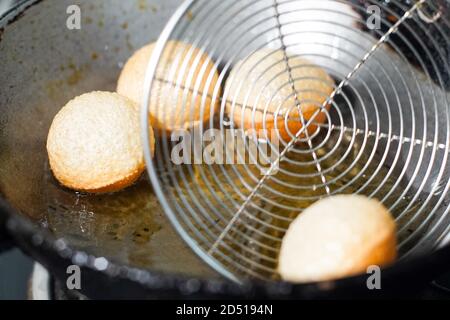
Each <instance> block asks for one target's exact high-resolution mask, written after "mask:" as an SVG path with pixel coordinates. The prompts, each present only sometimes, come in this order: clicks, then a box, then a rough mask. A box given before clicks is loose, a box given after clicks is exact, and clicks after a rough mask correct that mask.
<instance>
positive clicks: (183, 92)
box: [117, 41, 220, 132]
mask: <svg viewBox="0 0 450 320" xmlns="http://www.w3.org/2000/svg"><path fill="white" fill-rule="evenodd" d="M154 49H155V43H151V44H149V45H147V46H145V47H143V48H141V49H139V50H138V51H137V52H136V53H135V54H134V55H133V56H132V57H131V58H130V59H129V60H128V62H127V63H126V64H125V66H124V68H123V70H122V73H121V75H120V77H119V81H118V85H117V92H118V93H119V94H122V95H124V96H126V97H128V98H130V99H131V100H133V101H135V102H137V103H139V104H141V103H142V102H143V98H144V93H145V90H146V89H145V88H144V86H145V85H144V82H145V74H146V71H147V67H148V64H149V61H150V58H151V55H152V53H153V50H154ZM218 78H219V75H218V73H217V69H216V67H215V66H214V63H213V61H212V60H211V58H210V57H209V56H208V55H207V54H206V53H204V52H202V51H201V50H200V49H198V48H195V47H194V46H192V45H190V44H187V43H183V42H179V41H169V42H168V43H167V46H166V48H165V50H164V51H163V54H162V56H161V59H160V63H159V65H158V69H157V71H156V75H155V80H154V84H153V87H152V91H151V97H150V106H149V112H150V120H151V123H152V126H153V128H154V129H155V130H158V131H166V132H172V131H175V130H180V129H181V130H183V129H191V128H194V127H196V126H198V125H199V124H200V123H202V122H205V121H208V120H209V119H210V117H211V115H212V114H213V113H214V111H215V110H216V108H217V106H218V104H219V99H218V98H217V99H214V100H215V101H213V93H214V88H215V86H216V85H217V82H218ZM217 97H220V89H219V91H218V94H217ZM203 98H205V100H204V104H203ZM193 99H194V100H193Z"/></svg>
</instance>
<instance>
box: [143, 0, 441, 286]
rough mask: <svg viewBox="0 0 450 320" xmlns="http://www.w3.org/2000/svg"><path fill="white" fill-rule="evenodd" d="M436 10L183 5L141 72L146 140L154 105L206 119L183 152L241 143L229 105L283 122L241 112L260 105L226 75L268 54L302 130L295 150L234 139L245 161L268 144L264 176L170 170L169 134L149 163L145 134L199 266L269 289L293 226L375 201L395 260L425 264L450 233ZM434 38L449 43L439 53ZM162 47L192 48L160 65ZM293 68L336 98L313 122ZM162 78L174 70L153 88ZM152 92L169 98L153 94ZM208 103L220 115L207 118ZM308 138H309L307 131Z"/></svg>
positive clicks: (328, 2) (170, 211) (240, 170)
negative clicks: (420, 258) (353, 200)
mask: <svg viewBox="0 0 450 320" xmlns="http://www.w3.org/2000/svg"><path fill="white" fill-rule="evenodd" d="M438 2H439V1H432V0H429V1H425V0H420V1H415V2H413V3H411V5H410V6H408V7H406V6H405V5H404V3H403V2H400V1H395V0H392V1H390V2H389V5H387V3H388V2H380V1H333V0H313V1H311V0H227V1H223V0H187V1H185V2H184V3H183V4H182V5H181V6H180V8H179V9H178V11H177V12H176V13H175V15H174V16H173V17H172V19H171V20H170V22H169V23H168V25H167V26H166V28H165V30H164V31H163V33H162V34H161V37H160V39H159V41H158V42H157V45H156V47H155V49H154V52H153V57H152V59H151V62H150V64H149V68H148V71H147V81H146V85H145V92H146V97H145V101H143V104H144V108H143V117H142V119H143V120H142V121H143V127H144V128H147V127H148V125H149V124H150V120H149V111H150V110H149V105H152V104H154V103H157V101H156V100H157V99H161V96H162V95H163V97H162V98H163V99H173V100H172V101H174V103H177V102H178V101H182V104H183V106H184V108H182V110H183V111H182V112H181V113H182V114H181V115H180V114H174V115H171V114H169V119H171V117H173V119H174V118H175V117H179V116H183V117H186V118H187V119H191V117H190V115H191V114H192V110H191V108H192V105H194V104H195V102H196V101H200V104H199V105H200V106H201V110H200V111H201V114H204V113H205V112H211V116H210V117H209V116H208V117H206V118H207V121H205V122H204V123H200V124H198V127H196V129H195V130H190V131H189V132H190V133H191V138H192V139H195V138H196V137H199V136H203V133H205V132H207V131H208V130H210V129H213V128H214V129H216V131H215V132H217V133H218V134H219V136H220V138H221V139H222V140H221V141H227V140H226V139H225V138H226V137H227V134H228V132H231V133H233V134H232V135H231V136H233V137H237V136H238V135H239V133H238V132H240V131H239V128H240V124H239V123H236V122H235V121H234V120H233V119H234V118H233V115H232V114H230V112H229V110H230V109H227V104H231V105H232V106H236V105H237V106H238V107H237V108H235V109H232V110H245V109H246V108H249V109H250V110H252V112H253V114H254V113H255V112H260V113H262V114H263V117H268V116H271V117H275V118H277V117H280V119H281V120H283V119H285V118H283V117H286V115H287V113H283V112H281V111H280V112H276V113H275V114H274V113H273V112H272V113H271V112H269V111H268V110H259V109H258V110H256V107H255V105H247V103H246V102H248V101H249V99H250V98H249V97H251V96H252V95H253V96H254V95H256V96H259V95H261V94H264V92H256V93H255V92H254V90H253V88H254V87H255V86H254V84H253V83H246V82H248V79H247V78H246V77H243V78H242V77H241V78H240V79H232V77H231V76H230V71H231V70H232V69H233V68H239V67H240V66H241V65H242V64H239V61H246V59H249V57H251V56H252V55H253V54H254V53H255V52H256V51H259V50H266V51H265V52H267V54H266V55H264V57H263V58H260V60H259V61H257V62H253V63H254V65H255V67H256V66H257V65H258V64H264V60H265V59H269V58H268V57H269V56H270V55H271V53H272V52H275V51H279V50H281V51H282V52H283V55H282V58H281V59H279V60H277V62H276V64H279V66H282V70H283V71H282V74H273V75H272V74H270V68H267V70H265V71H263V73H264V72H268V73H269V74H270V77H269V78H270V81H273V80H274V79H277V77H282V78H283V77H284V79H287V81H286V82H285V83H283V85H282V87H283V88H284V89H285V88H290V90H291V91H292V92H291V94H290V95H289V97H286V101H288V100H289V99H290V100H289V101H292V97H294V101H295V104H294V105H293V106H288V107H290V108H297V109H298V111H299V112H298V119H297V121H299V122H301V123H302V129H301V130H300V131H298V132H297V133H295V132H294V133H293V136H295V137H294V138H293V139H291V140H287V141H284V140H279V144H278V145H275V144H274V143H272V141H271V140H270V139H267V138H268V137H267V136H266V139H262V138H261V137H259V136H256V135H255V134H248V136H246V137H245V138H244V139H243V141H244V142H243V143H244V147H245V148H244V149H245V150H248V149H250V148H251V147H252V145H253V142H255V141H258V142H261V140H264V141H263V142H262V143H260V144H258V147H261V146H262V145H265V146H266V147H267V146H269V150H270V151H271V152H270V153H271V155H275V157H274V158H273V160H272V161H271V162H270V163H269V165H268V166H267V165H264V164H261V163H260V162H258V161H254V162H252V161H242V162H244V163H238V164H236V163H233V164H229V163H228V162H227V161H224V163H222V164H221V163H214V164H205V163H201V161H200V162H199V163H195V161H194V163H193V164H191V163H183V164H179V163H174V161H173V150H174V148H175V147H176V146H177V145H179V142H180V140H178V139H174V137H173V135H172V134H171V133H170V132H166V131H159V132H157V133H156V137H157V139H156V140H157V143H156V150H155V156H154V157H153V158H152V156H151V151H150V147H149V146H150V143H149V142H150V138H149V135H148V131H147V130H143V132H144V133H143V136H144V141H145V145H146V150H145V154H146V160H147V164H148V171H149V174H150V178H151V181H152V184H153V187H154V189H155V192H156V194H157V195H158V197H159V200H160V202H161V203H162V205H163V207H164V209H165V212H166V214H167V215H168V217H169V218H170V220H171V222H172V223H173V225H174V226H175V228H176V229H177V231H178V232H179V233H180V235H181V236H182V237H183V239H184V240H185V241H186V242H187V243H188V244H189V245H190V246H191V248H192V249H193V250H194V251H195V252H196V253H197V254H198V255H199V256H200V257H202V258H203V259H204V260H205V261H206V262H207V263H208V264H209V265H211V266H212V267H213V268H215V269H216V270H217V271H219V272H220V273H221V274H223V275H225V276H226V277H228V278H230V279H232V280H234V281H238V282H239V281H241V280H242V279H244V278H248V277H251V278H260V279H265V280H268V279H270V280H276V279H277V278H278V275H277V272H276V267H277V258H278V251H279V248H280V245H281V241H282V238H283V235H284V233H285V231H286V229H287V227H288V226H289V223H290V222H291V221H292V220H293V219H295V217H296V216H297V215H298V214H300V213H301V212H302V210H304V209H305V208H306V207H308V206H309V205H310V204H312V203H314V202H315V201H317V200H319V199H321V198H323V197H327V196H330V195H335V194H349V193H357V194H363V195H367V196H369V197H375V198H377V199H379V200H381V201H382V202H383V203H384V204H385V205H386V207H388V208H389V209H390V211H391V212H392V214H393V215H394V216H395V218H396V222H397V224H398V238H399V252H400V255H401V258H406V257H409V256H411V255H416V254H421V253H424V252H427V251H430V250H432V249H433V248H434V247H435V246H437V245H438V244H440V243H441V242H442V240H443V238H444V237H445V236H446V234H447V233H448V231H449V228H450V227H449V221H450V219H449V215H448V213H449V210H450V207H449V205H448V203H449V200H450V199H449V198H450V193H449V187H450V179H449V178H450V164H449V161H448V156H449V150H450V135H449V133H450V105H449V100H450V93H449V92H448V91H446V90H445V88H446V84H445V81H444V77H445V75H448V74H449V72H450V66H449V63H450V62H449V57H448V55H447V54H448V51H445V50H444V49H445V48H444V47H445V45H447V46H449V38H448V30H449V27H450V19H449V17H448V16H446V15H445V14H442V12H440V7H439V3H438ZM371 5H375V6H376V8H378V11H377V9H376V8H374V7H370V8H369V6H371ZM368 9H370V10H374V11H370V10H369V11H368ZM368 12H373V13H374V14H379V15H377V16H376V17H375V18H380V20H379V21H380V28H374V30H369V29H368V18H370V19H373V18H374V16H373V15H367V13H368ZM375 21H376V20H375ZM371 22H373V20H371ZM430 25H432V26H433V30H434V32H435V33H434V34H436V33H437V34H440V35H441V36H442V37H441V39H442V38H443V39H445V41H444V43H442V41H437V40H436V41H435V39H434V38H433V34H431V33H430V31H429V30H430ZM370 29H373V28H370ZM423 34H426V35H428V36H429V38H428V42H429V43H432V48H430V45H428V44H425V43H424V41H423V40H424V39H423ZM394 35H395V38H394V37H393V36H394ZM411 39H413V40H414V41H412V40H411ZM169 40H178V41H182V42H184V43H188V44H190V45H192V47H186V49H185V50H184V52H180V51H179V50H178V51H177V50H173V52H167V50H169V46H168V42H169ZM192 48H199V49H200V50H194V49H192ZM163 52H164V55H163ZM203 53H206V54H208V55H209V57H211V59H212V61H213V63H214V65H215V67H216V68H217V70H218V72H219V78H218V81H214V75H213V72H212V71H211V69H210V68H207V65H206V63H205V62H204V61H203V60H202V59H201V55H202V54H203ZM162 56H164V59H162V58H161V57H162ZM411 56H412V57H414V59H415V61H416V63H415V64H414V65H413V64H412V63H411V59H410V58H411ZM294 57H301V58H302V59H305V60H296V59H294ZM294 61H308V63H311V64H314V65H316V66H320V67H321V68H323V69H324V70H326V71H327V73H328V74H329V75H331V76H332V78H333V79H334V80H335V84H334V91H333V93H332V94H331V95H330V96H328V99H326V100H325V102H320V103H317V104H318V108H317V110H316V112H315V113H314V115H313V116H312V117H308V119H307V118H306V117H304V116H303V114H302V108H301V105H302V103H303V101H300V99H299V98H298V94H297V93H298V91H299V90H301V88H298V87H297V86H296V81H297V80H298V79H295V78H294V77H293V74H294V73H293V70H294V69H295V68H301V67H304V66H302V65H298V63H297V62H294ZM296 63H297V64H296ZM305 63H306V62H305ZM159 68H163V69H164V70H172V71H171V72H168V74H167V75H166V77H165V78H164V79H161V77H160V76H159V75H158V72H157V70H159ZM198 70H201V72H200V73H199V72H197V71H198ZM261 78H263V75H262V76H261ZM265 78H267V77H264V79H265ZM180 79H184V82H183V84H180V81H179V80H180ZM202 79H203V80H202ZM227 79H228V80H229V81H235V82H236V83H235V84H236V87H237V88H239V89H238V90H242V91H243V92H242V94H244V96H246V97H247V98H246V99H245V102H244V103H241V102H239V101H237V100H236V96H237V94H236V92H230V90H229V89H227V88H229V86H226V85H225V83H226V81H227ZM156 84H158V85H156ZM159 84H164V85H166V86H169V87H170V88H171V89H170V90H165V91H164V93H162V92H161V91H159V90H161V89H160V88H161V86H160V85H159ZM205 88H207V90H205ZM281 89H282V88H281V87H280V90H281ZM214 102H216V103H218V104H219V105H220V107H218V108H216V109H214V108H211V111H209V110H210V108H209V106H210V105H209V104H214ZM327 105H330V108H329V110H328V109H327V108H325V107H326V106H327ZM282 109H283V108H281V107H280V110H282ZM152 112H153V113H154V112H161V113H163V114H165V113H166V112H168V113H170V110H165V109H158V110H156V111H154V110H152ZM178 112H179V111H178ZM319 113H324V114H325V121H324V122H320V123H319V122H316V121H315V117H316V116H317V115H318V114H319ZM152 116H154V114H153V115H152ZM192 120H193V119H192ZM310 126H316V127H317V129H316V130H315V131H314V132H309V130H306V128H308V127H310ZM235 133H236V134H235ZM203 137H204V136H203ZM207 140H208V139H204V140H202V141H201V143H200V145H201V150H204V148H207V145H208V144H209V143H210V142H211V141H210V140H209V141H207ZM184 141H186V140H184ZM252 141H253V142H252ZM227 150H228V149H225V153H226V152H227ZM194 153H195V150H194ZM188 158H189V157H188ZM189 159H190V158H189ZM227 159H228V158H227V156H225V160H227ZM266 160H267V159H266Z"/></svg>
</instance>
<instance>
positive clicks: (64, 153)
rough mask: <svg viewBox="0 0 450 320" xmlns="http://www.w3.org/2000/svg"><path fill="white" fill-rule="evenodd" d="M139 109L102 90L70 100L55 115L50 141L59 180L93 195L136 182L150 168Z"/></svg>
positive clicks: (133, 104) (50, 152)
mask: <svg viewBox="0 0 450 320" xmlns="http://www.w3.org/2000/svg"><path fill="white" fill-rule="evenodd" d="M138 109H139V108H138V106H137V105H136V104H135V103H134V102H133V101H131V100H130V99H128V98H126V97H123V96H121V95H119V94H117V93H110V92H99V91H97V92H91V93H86V94H83V95H81V96H79V97H76V98H75V99H73V100H71V101H70V102H69V103H67V105H66V106H64V107H63V108H62V109H61V110H60V111H59V113H58V114H57V115H56V117H55V118H54V120H53V123H52V125H51V127H50V131H49V134H48V139H47V151H48V156H49V161H50V167H51V169H52V172H53V174H54V175H55V177H56V179H57V180H58V181H59V182H60V183H61V184H62V185H64V186H66V187H68V188H70V189H74V190H78V191H84V192H91V193H97V192H114V191H118V190H120V189H122V188H125V187H127V186H129V185H131V184H132V183H134V182H135V181H136V180H137V179H138V178H139V176H140V175H141V174H142V172H143V171H144V170H145V161H144V152H143V145H142V142H141V132H140V121H139V110H138ZM149 130H150V139H151V146H150V147H151V150H152V152H153V150H154V138H153V131H152V129H151V128H150V129H149Z"/></svg>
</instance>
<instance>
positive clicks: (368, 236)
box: [278, 195, 397, 282]
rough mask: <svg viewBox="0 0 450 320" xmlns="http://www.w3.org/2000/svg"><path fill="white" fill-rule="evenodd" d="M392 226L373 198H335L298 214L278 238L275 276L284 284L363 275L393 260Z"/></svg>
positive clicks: (395, 251)
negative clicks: (280, 278) (277, 274)
mask: <svg viewBox="0 0 450 320" xmlns="http://www.w3.org/2000/svg"><path fill="white" fill-rule="evenodd" d="M396 248H397V242H396V227H395V222H394V219H393V218H392V216H391V214H390V213H389V211H388V210H387V209H386V208H385V207H384V206H383V205H382V204H381V203H380V202H378V201H377V200H374V199H369V198H366V197H363V196H359V195H340V196H333V197H329V198H325V199H323V200H320V201H318V202H316V203H315V204H313V205H312V206H310V207H309V208H307V209H306V210H305V211H304V212H302V213H301V214H300V215H299V216H298V217H297V218H296V219H295V220H294V221H293V222H292V223H291V225H290V226H289V229H288V231H287V233H286V235H285V236H284V238H283V241H282V245H281V250H280V255H279V261H278V272H279V274H280V275H281V277H282V278H283V279H284V280H286V281H291V282H313V281H325V280H332V279H337V278H343V277H348V276H352V275H356V274H359V273H365V272H367V268H368V267H369V266H372V265H376V266H385V265H387V264H390V263H392V262H394V261H395V259H396V257H397V249H396Z"/></svg>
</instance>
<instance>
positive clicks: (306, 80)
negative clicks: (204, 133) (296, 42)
mask: <svg viewBox="0 0 450 320" xmlns="http://www.w3.org/2000/svg"><path fill="white" fill-rule="evenodd" d="M288 61H289V68H290V71H288V69H287V63H286V57H285V55H284V52H283V51H281V50H277V51H270V50H269V49H261V50H259V51H256V52H254V53H253V54H252V55H250V56H249V57H248V58H247V59H244V60H241V61H239V62H238V63H237V64H236V65H235V66H234V67H233V69H232V70H231V73H230V76H229V77H228V80H227V83H226V85H225V88H226V89H225V92H228V94H227V97H226V99H227V112H228V114H229V115H230V117H231V118H232V119H233V121H234V126H235V127H240V128H241V129H243V130H244V131H245V132H246V133H247V134H249V135H251V134H253V133H255V134H256V136H257V137H260V138H265V137H266V135H267V137H269V138H270V137H271V136H272V134H276V135H277V136H278V137H281V138H282V139H283V140H284V141H290V140H291V139H293V137H295V135H296V134H297V132H298V131H299V130H300V129H301V128H302V122H301V116H300V113H299V108H298V105H300V109H301V112H302V114H303V117H304V122H305V124H307V123H308V120H310V119H311V117H312V116H313V114H314V113H315V112H316V111H317V110H321V106H322V105H323V103H324V102H325V101H326V100H327V98H328V97H329V95H330V94H331V93H332V92H333V90H334V81H333V79H332V78H331V77H330V76H329V75H328V74H327V73H326V72H325V70H323V69H322V68H321V67H319V66H317V65H314V64H312V63H311V62H309V61H308V60H306V59H302V58H299V57H295V56H290V57H289V60H288ZM292 84H294V87H295V92H296V94H294V90H293V86H292ZM233 101H234V104H233ZM244 106H245V109H244ZM326 109H327V110H329V106H327V107H326ZM325 120H326V113H325V111H321V112H319V113H318V114H317V115H316V116H315V118H314V120H313V122H312V123H311V124H310V125H309V126H308V128H307V130H308V133H309V134H310V135H311V134H313V133H314V132H315V131H316V130H317V124H322V123H323V122H324V121H325ZM300 137H301V138H304V137H305V135H304V134H301V135H300Z"/></svg>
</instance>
